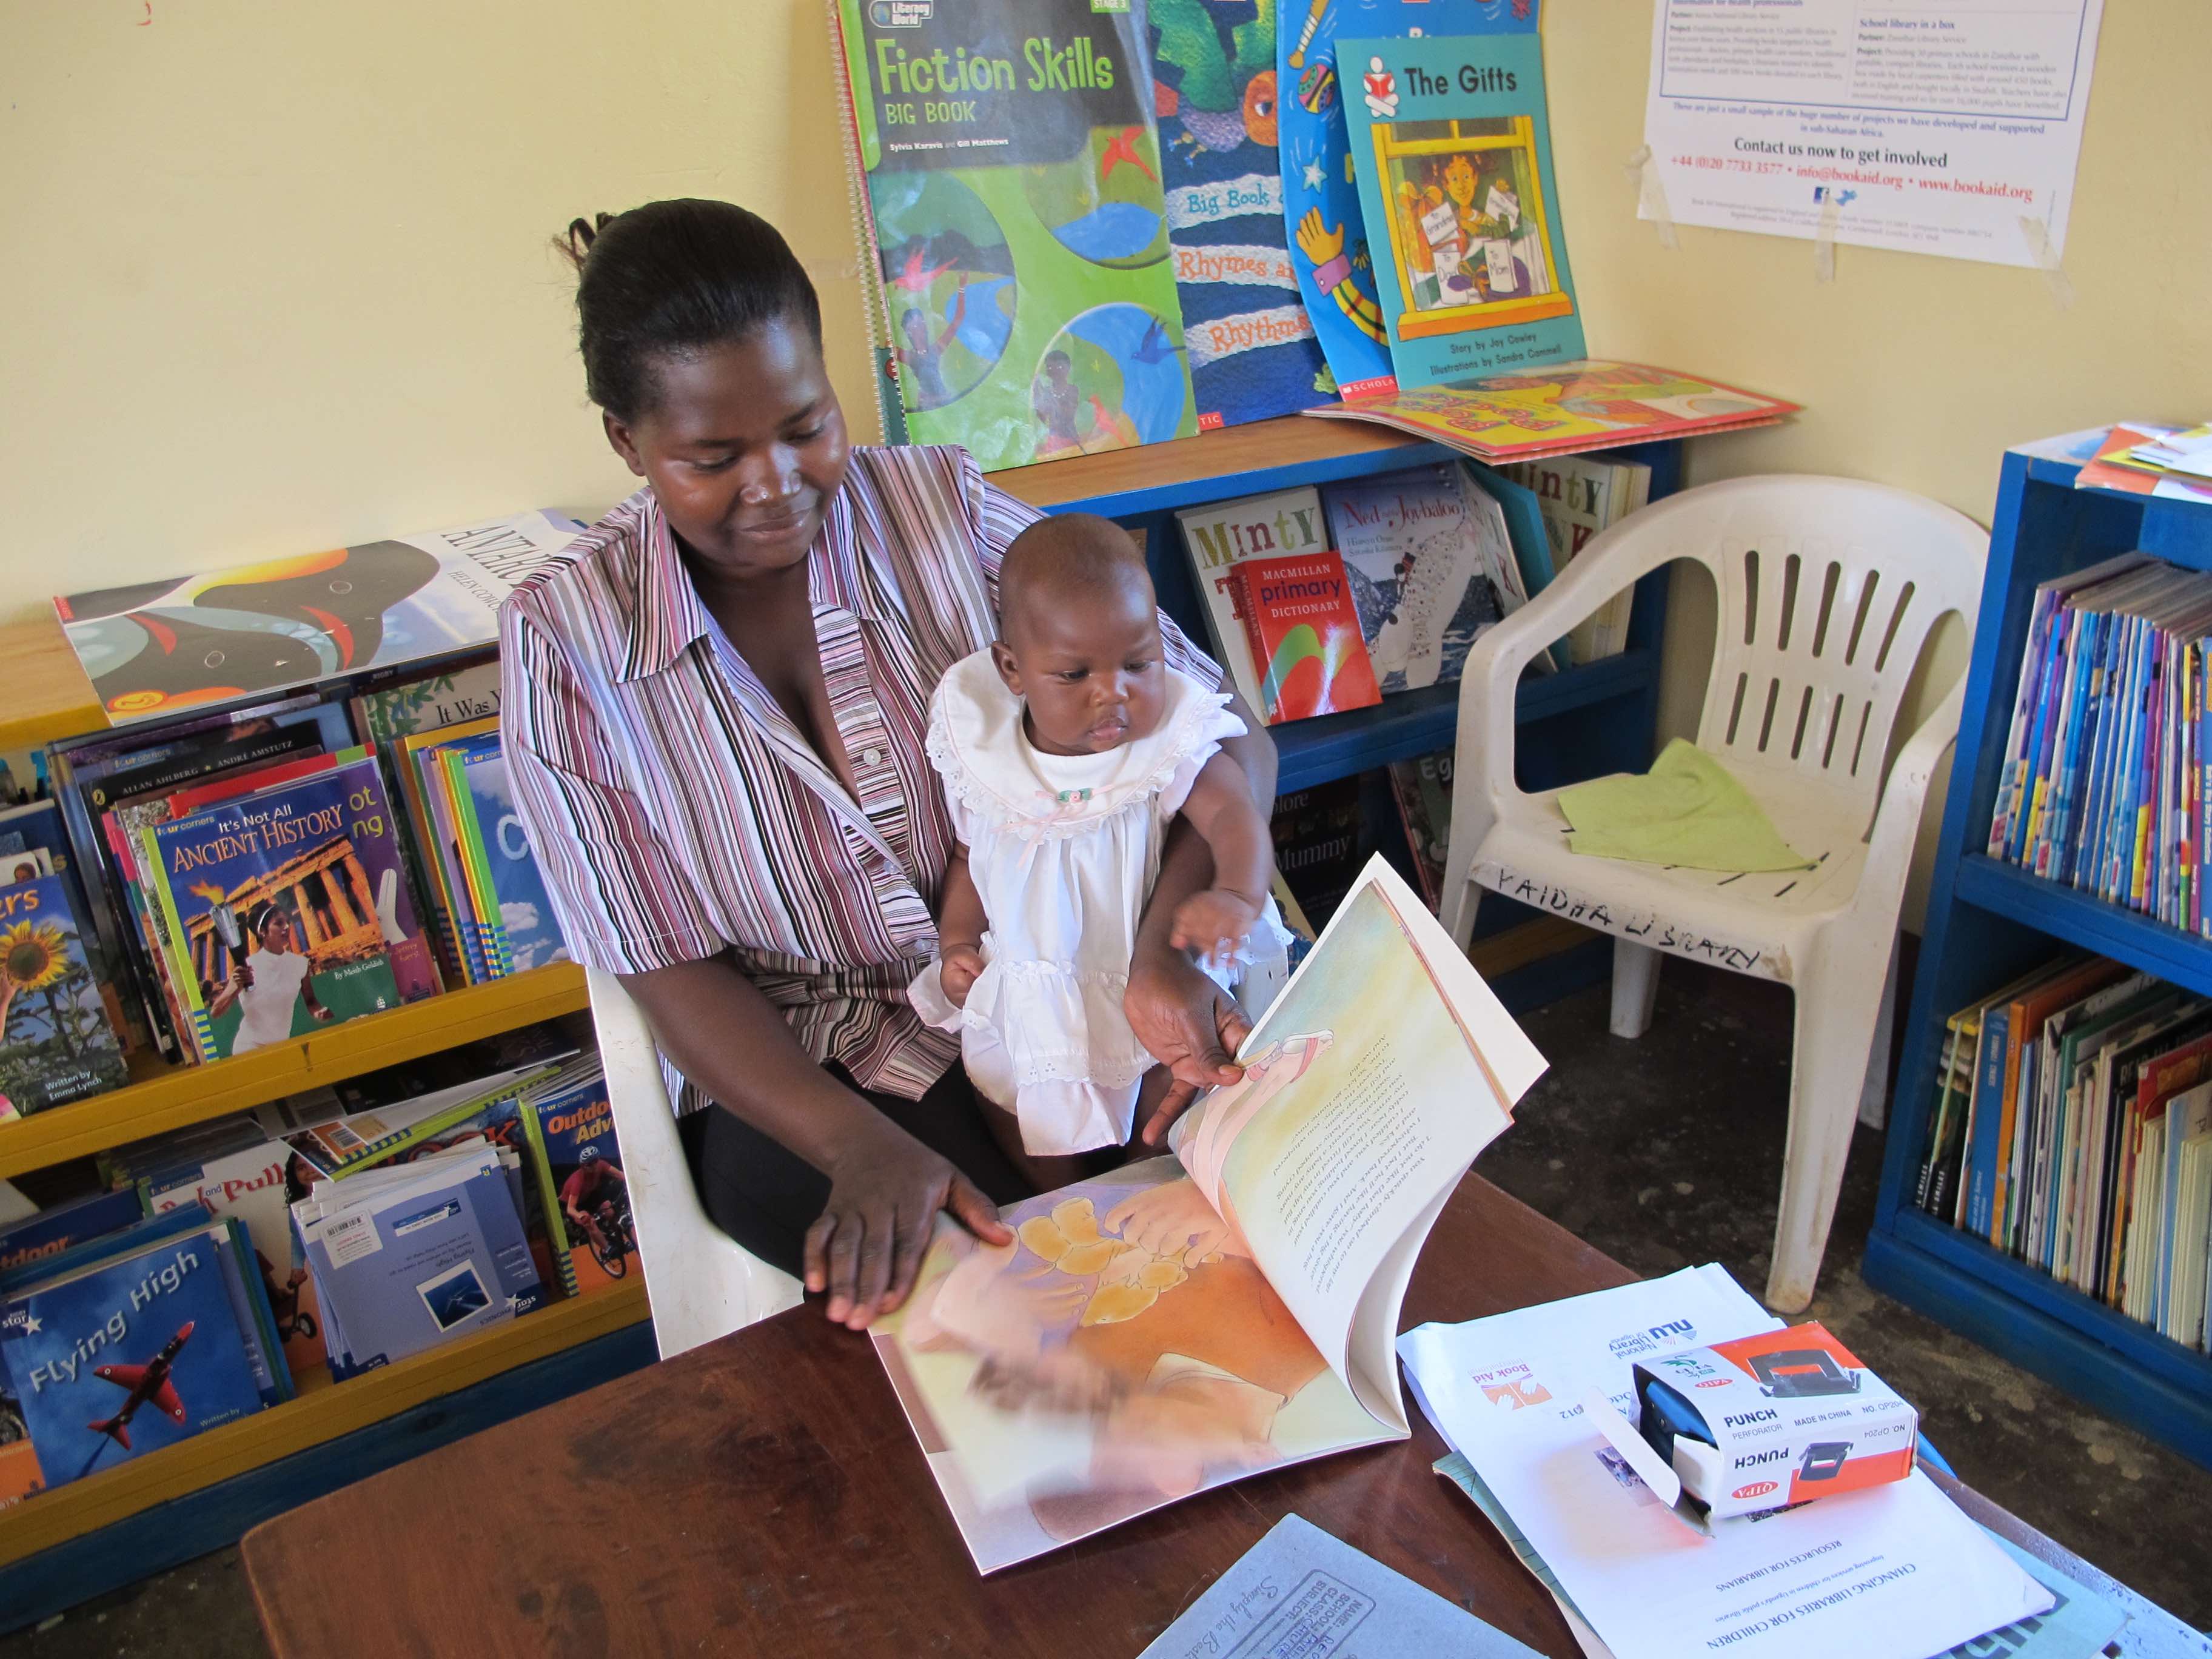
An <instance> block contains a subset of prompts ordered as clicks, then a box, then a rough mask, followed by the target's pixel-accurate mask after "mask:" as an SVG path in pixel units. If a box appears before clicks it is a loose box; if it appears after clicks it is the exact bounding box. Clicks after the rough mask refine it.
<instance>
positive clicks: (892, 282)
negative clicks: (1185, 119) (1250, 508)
mask: <svg viewBox="0 0 2212 1659" xmlns="http://www.w3.org/2000/svg"><path fill="white" fill-rule="evenodd" d="M836 24H837V35H838V41H839V46H840V51H839V59H840V61H839V63H838V65H837V72H838V73H839V75H840V76H841V77H842V79H841V86H840V91H841V94H842V96H843V98H844V99H845V100H847V101H846V108H847V109H848V110H849V112H850V114H851V117H852V123H851V126H852V130H851V132H850V133H849V135H848V138H849V141H850V143H851V150H850V152H849V153H848V167H856V168H857V170H858V172H859V173H860V178H861V179H864V180H865V183H866V189H865V191H859V192H857V195H858V197H859V202H858V204H857V205H858V207H859V209H860V210H859V211H858V213H857V214H856V217H857V218H858V219H859V221H860V228H861V230H862V232H863V233H864V234H869V235H870V236H871V238H872V242H873V246H872V248H871V249H870V250H869V256H871V257H872V262H873V263H874V264H875V265H876V266H877V268H878V270H875V271H871V272H870V274H869V277H868V280H866V282H865V283H864V284H863V286H864V288H866V289H867V290H868V291H869V293H870V294H871V295H872V296H874V297H875V298H877V299H878V301H879V303H878V304H876V305H872V306H871V307H870V312H871V315H870V319H869V322H870V327H871V330H872V333H873V335H874V343H875V345H876V346H877V348H878V362H881V363H882V364H884V366H885V368H887V369H888V370H889V373H890V378H891V380H892V383H893V386H894V387H895V390H896V402H895V406H894V407H893V408H892V409H891V410H887V411H886V412H887V415H888V416H889V417H890V419H889V420H888V421H887V424H888V425H890V426H891V427H892V428H894V429H897V428H902V429H903V432H904V435H905V438H906V439H907V441H910V442H914V443H957V444H962V445H964V446H966V447H967V448H968V450H969V452H970V453H972V454H973V455H974V456H975V459H976V460H977V461H978V462H979V463H980V464H981V466H982V467H983V469H984V470H985V471H995V470H997V469H999V468H1001V467H1009V466H1021V465H1026V464H1027V463H1029V462H1030V461H1039V460H1047V459H1051V458H1053V457H1054V456H1059V455H1076V454H1083V453H1092V452H1096V451H1098V450H1107V449H1121V448H1126V447H1129V446H1132V445H1135V444H1147V443H1156V442H1158V441H1160V440H1162V439H1165V438H1176V437H1184V436H1188V435H1190V434H1192V433H1194V432H1196V431H1197V430H1198V409H1197V405H1196V404H1195V402H1194V399H1193V398H1192V394H1191V378H1190V367H1189V364H1188V360H1187V351H1186V342H1185V340H1184V337H1183V326H1182V307H1181V304H1180V302H1179V301H1178V299H1177V296H1176V276H1175V268H1174V265H1173V264H1172V262H1171V260H1170V246H1169V240H1168V233H1169V220H1168V204H1167V199H1166V196H1165V193H1164V189H1163V185H1162V182H1161V180H1162V171H1161V168H1162V157H1161V154H1160V144H1159V139H1158V134H1157V132H1156V131H1155V127H1154V119H1155V115H1154V101H1153V84H1152V73H1151V69H1150V63H1149V54H1148V52H1147V51H1146V46H1147V41H1146V10H1145V5H1144V0H1116V3H1114V4H1111V5H1104V6H1101V5H1094V4H1092V3H1091V0H933V3H931V4H928V5H923V6H906V5H896V6H894V5H883V4H873V3H866V0H836ZM856 182H858V181H856ZM878 271H879V273H880V274H879V275H878Z"/></svg>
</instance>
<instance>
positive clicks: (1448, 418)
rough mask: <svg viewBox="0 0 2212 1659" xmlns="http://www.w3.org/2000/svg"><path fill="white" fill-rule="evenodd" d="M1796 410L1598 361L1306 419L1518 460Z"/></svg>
mask: <svg viewBox="0 0 2212 1659" xmlns="http://www.w3.org/2000/svg"><path fill="white" fill-rule="evenodd" d="M1797 409H1798V405H1797V404H1792V403H1785V402H1784V401H1783V400H1782V399H1781V398H1769V397H1766V396H1765V395H1764V394H1762V393H1760V392H1746V391H1744V390H1743V389H1742V388H1741V387H1740V386H1726V385H1723V383H1721V382H1720V381H1718V380H1708V379H1706V378H1705V376H1703V375H1697V374H1680V373H1677V372H1676V371H1675V370H1674V369H1670V368H1651V367H1650V366H1649V365H1648V364H1644V363H1623V362H1599V361H1595V360H1593V361H1587V362H1572V363H1562V364H1560V365H1559V367H1557V368H1530V369H1522V370H1516V371H1513V372H1510V373H1507V374H1486V375H1483V376H1481V377H1480V378H1478V379H1473V380H1465V381H1461V382H1457V383H1455V384H1454V385H1451V386H1422V387H1419V389H1417V390H1413V391H1401V392H1394V393H1392V394H1391V395H1389V396H1388V397H1381V398H1367V399H1365V400H1364V401H1362V402H1359V403H1347V404H1322V405H1321V406H1320V407H1319V408H1317V409H1309V410H1306V411H1305V413H1307V414H1308V415H1316V416H1322V418H1324V419H1327V420H1338V421H1373V422H1376V423H1377V424H1379V425H1383V426H1387V427H1392V428H1395V429H1396V430H1398V431H1401V432H1409V433H1411V434H1413V436H1415V437H1417V438H1426V439H1428V440H1429V441H1431V442H1432V443H1440V444H1448V445H1449V446H1450V447H1452V448H1454V449H1456V450H1458V451H1459V452H1460V453H1462V454H1463V455H1471V456H1473V457H1474V459H1477V460H1480V461H1522V460H1530V459H1535V458H1537V457H1539V456H1544V455H1570V454H1575V453H1579V452H1581V451H1583V450H1593V449H1609V448H1613V447H1616V446H1618V445H1620V444H1644V443H1656V442H1657V441H1659V440H1661V439H1662V438H1686V437H1688V436H1689V435H1692V433H1700V432H1734V431H1740V430H1742V429H1744V428H1748V427H1755V426H1773V425H1776V424H1778V422H1780V421H1781V420H1782V418H1783V417H1784V416H1786V415H1794V414H1796V412H1797Z"/></svg>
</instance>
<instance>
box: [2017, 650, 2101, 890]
mask: <svg viewBox="0 0 2212 1659" xmlns="http://www.w3.org/2000/svg"><path fill="white" fill-rule="evenodd" d="M2097 623H2098V618H2097V617H2095V616H2093V615H2091V616H2085V617H2080V618H2079V619H2077V624H2076V627H2075V632H2074V635H2073V637H2072V646H2073V649H2072V651H2071V652H2070V653H2069V659H2068V665H2067V673H2066V679H2065V684H2064V686H2063V690H2062V691H2061V694H2060V696H2059V704H2058V712H2057V715H2056V716H2055V717H2054V718H2053V720H2052V721H2051V733H2050V737H2049V738H2048V740H2047V741H2048V744H2049V748H2050V753H2049V755H2048V757H2046V758H2045V761H2044V763H2043V764H2042V766H2041V767H2040V769H2039V770H2040V772H2041V774H2042V775H2043V778H2044V779H2045V789H2044V795H2043V810H2042V811H2040V812H2039V813H2038V814H2037V815H2036V824H2035V836H2034V839H2033V842H2031V843H2030V844H2029V847H2028V850H2027V867H2028V868H2029V869H2030V870H2032V871H2033V872H2035V873H2036V874H2037V875H2039V876H2048V875H2049V874H2050V873H2051V850H2052V846H2053V843H2054V842H2055V841H2056V840H2057V833H2058V824H2059V822H2060V820H2061V819H2063V817H2065V816H2066V810H2067V796H2066V784H2067V780H2068V777H2069V774H2070V773H2071V771H2072V769H2073V767H2074V756H2075V750H2076V748H2077V746H2078V745H2079V744H2080V742H2081V728H2082V726H2083V723H2084V722H2085V721H2086V720H2087V718H2088V712H2089V711H2088V703H2089V698H2090V693H2091V690H2092V688H2093V683H2094V682H2093V676H2094V673H2095V667H2096V649H2095V647H2096V639H2097Z"/></svg>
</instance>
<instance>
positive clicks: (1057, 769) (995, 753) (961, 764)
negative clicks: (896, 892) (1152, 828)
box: [927, 649, 1244, 836]
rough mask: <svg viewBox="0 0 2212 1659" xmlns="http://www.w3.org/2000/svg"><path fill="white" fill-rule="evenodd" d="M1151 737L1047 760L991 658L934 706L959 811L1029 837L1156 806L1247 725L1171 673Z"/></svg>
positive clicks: (937, 759) (939, 764)
mask: <svg viewBox="0 0 2212 1659" xmlns="http://www.w3.org/2000/svg"><path fill="white" fill-rule="evenodd" d="M1166 672H1167V696H1166V700H1165V707H1164V708H1163V709H1162V711H1161V715H1160V723H1159V725H1158V727H1156V728H1155V729H1154V730H1153V732H1152V735H1151V736H1149V737H1145V738H1137V739H1135V740H1134V741H1133V742H1130V743H1126V744H1122V745H1121V747H1120V748H1119V749H1112V750H1107V752H1106V753H1104V754H1103V755H1047V754H1043V753H1041V752H1040V751H1039V750H1037V749H1036V746H1035V745H1034V744H1031V743H1030V740H1029V738H1028V735H1027V733H1026V732H1024V730H1023V723H1022V709H1023V702H1022V699H1020V698H1019V697H1018V696H1015V695H1014V694H1013V693H1012V691H1010V690H1007V689H1006V682H1005V681H1004V680H1002V679H1001V678H999V671H998V667H997V665H995V664H994V663H993V662H992V660H991V653H990V652H989V650H988V649H984V650H981V651H978V652H976V653H975V654H973V655H972V656H968V657H963V658H962V659H960V660H959V661H958V662H957V663H955V664H954V665H952V667H951V671H949V672H947V673H946V675H945V678H944V679H943V680H942V681H941V682H940V683H939V685H938V688H937V691H936V695H935V696H933V697H932V698H931V699H930V704H929V738H928V745H927V746H928V752H929V759H930V763H931V764H932V765H933V766H934V767H936V769H938V771H939V773H941V774H942V775H944V778H945V786H946V787H947V788H949V789H950V790H951V792H952V793H953V795H954V797H955V798H956V799H958V801H959V802H960V804H961V805H963V806H964V807H966V808H967V809H968V810H969V811H970V812H972V813H974V814H975V816H976V817H979V818H981V819H982V820H983V821H984V822H985V823H990V824H993V825H994V826H997V827H1000V828H1003V829H1007V830H1009V831H1011V832H1012V833H1015V834H1018V835H1021V836H1072V835H1079V834H1082V833H1085V831H1088V830H1090V829H1093V828H1095V827H1096V826H1097V824H1098V823H1102V822H1103V821H1104V820H1105V819H1107V818H1109V817H1114V816H1115V814H1116V813H1119V812H1122V811H1127V810H1128V809H1129V808H1130V807H1131V806H1133V805H1137V804H1139V803H1140V802H1144V801H1149V800H1151V799H1152V797H1154V796H1155V795H1158V793H1160V792H1161V791H1162V790H1163V789H1165V788H1166V787H1168V786H1169V784H1170V783H1171V782H1173V781H1175V776H1176V772H1177V770H1178V769H1180V768H1181V767H1182V764H1183V763H1184V762H1186V761H1187V760H1188V759H1190V758H1191V757H1193V756H1194V755H1196V754H1197V753H1198V752H1199V751H1200V750H1203V749H1205V748H1206V746H1207V745H1209V744H1218V743H1219V742H1220V741H1221V739H1222V738H1225V737H1236V736H1237V735H1239V734H1240V733H1242V732H1243V729H1244V727H1243V723H1242V722H1240V721H1239V720H1237V717H1236V716H1235V715H1233V714H1229V713H1227V712H1226V705H1227V703H1228V702H1229V699H1228V697H1227V696H1225V695H1224V694H1221V693H1218V692H1212V691H1208V690H1206V688H1205V687H1204V686H1202V685H1200V684H1199V683H1198V682H1197V681H1196V680H1194V679H1192V678H1190V677H1189V676H1188V675H1187V674H1183V673H1181V672H1179V671H1176V669H1174V668H1169V669H1168V670H1167V671H1166Z"/></svg>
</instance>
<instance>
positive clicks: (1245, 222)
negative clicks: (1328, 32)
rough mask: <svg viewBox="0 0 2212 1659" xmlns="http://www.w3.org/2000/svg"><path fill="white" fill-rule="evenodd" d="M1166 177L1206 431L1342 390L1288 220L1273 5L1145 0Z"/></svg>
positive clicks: (1180, 291)
mask: <svg viewBox="0 0 2212 1659" xmlns="http://www.w3.org/2000/svg"><path fill="white" fill-rule="evenodd" d="M1145 3H1146V9H1147V11H1148V13H1149V16H1150V21H1151V26H1152V27H1151V33H1152V76H1153V80H1154V82H1155V98H1156V101H1157V106H1158V111H1159V143H1160V161H1161V166H1162V167H1163V168H1164V172H1163V173H1162V175H1161V179H1160V182H1161V184H1162V185H1163V186H1164V190H1165V192H1166V197H1167V211H1168V241H1169V243H1170V246H1171V247H1172V249H1173V258H1174V260H1175V274H1176V300H1177V302H1178V303H1179V304H1180V305H1181V307H1182V330H1183V346H1184V349H1185V351H1186V352H1187V354H1188V357H1189V361H1190V383H1191V389H1192V392H1193V393H1194V396H1195V398H1196V399H1197V404H1198V425H1199V429H1200V431H1201V432H1204V431H1210V430H1212V428H1216V427H1221V426H1237V425H1239V424H1241V423H1242V422H1246V421H1263V420H1267V419H1268V418H1270V417H1271V416H1277V415H1290V414H1294V413H1296V412H1297V410H1301V409H1308V408H1310V407H1312V406H1313V405H1314V404H1318V403H1326V402H1328V400H1329V399H1330V398H1334V396H1335V395H1336V381H1335V380H1334V378H1333V377H1332V376H1331V375H1330V374H1329V372H1328V363H1327V362H1326V361H1325V360H1324V359H1323V357H1322V349H1321V345H1320V343H1319V342H1318V341H1317V340H1316V339H1315V337H1314V323H1313V319H1312V318H1311V317H1310V316H1309V315H1308V313H1307V311H1306V307H1305V303H1304V301H1303V300H1302V299H1301V298H1300V297H1299V294H1298V284H1297V276H1295V274H1294V273H1293V272H1292V270H1291V250H1290V246H1289V234H1288V228H1287V226H1286V225H1285V222H1284V217H1283V161H1282V156H1281V155H1280V153H1279V150H1278V149H1277V146H1276V137H1277V134H1278V131H1279V106H1278V103H1277V100H1276V96H1275V88H1276V76H1275V27H1276V20H1277V13H1278V8H1277V6H1276V4H1275V3H1274V0H1265V3H1261V4H1254V3H1251V0H1145Z"/></svg>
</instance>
